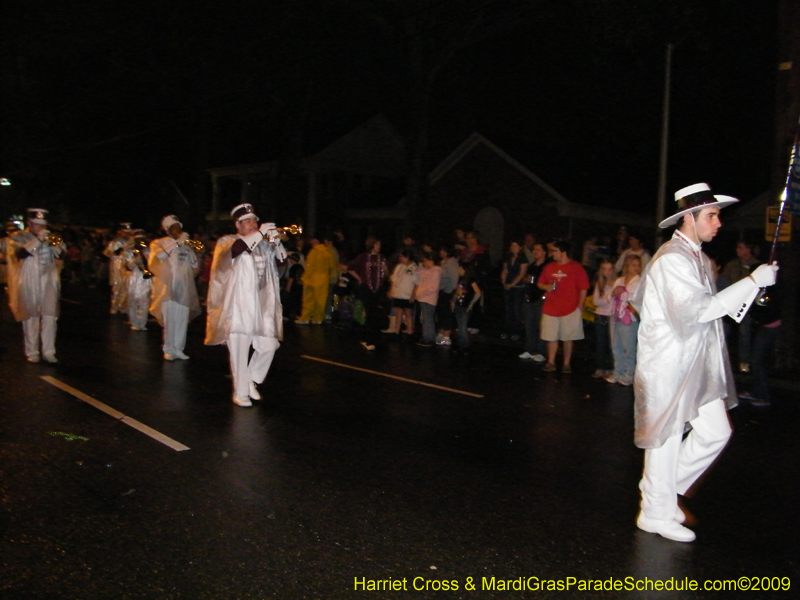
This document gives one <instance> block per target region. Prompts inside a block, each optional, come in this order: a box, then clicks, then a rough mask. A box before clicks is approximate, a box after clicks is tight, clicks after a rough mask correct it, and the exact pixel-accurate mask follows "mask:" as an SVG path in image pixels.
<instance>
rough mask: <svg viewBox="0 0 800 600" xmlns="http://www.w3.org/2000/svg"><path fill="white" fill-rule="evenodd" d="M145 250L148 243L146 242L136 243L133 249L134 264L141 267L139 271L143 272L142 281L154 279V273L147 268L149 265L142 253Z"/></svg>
mask: <svg viewBox="0 0 800 600" xmlns="http://www.w3.org/2000/svg"><path fill="white" fill-rule="evenodd" d="M145 248H147V243H146V242H145V241H144V240H140V241H138V242H136V245H135V246H134V248H133V262H134V263H136V266H137V267H139V270H140V271H141V272H142V279H151V278H152V277H153V272H152V271H151V270H150V269H148V268H147V263H146V262H145V260H144V254H143V253H142V251H143V250H144V249H145Z"/></svg>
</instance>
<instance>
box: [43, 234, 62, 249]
mask: <svg viewBox="0 0 800 600" xmlns="http://www.w3.org/2000/svg"><path fill="white" fill-rule="evenodd" d="M44 243H45V244H47V245H49V246H61V245H63V244H64V239H63V238H62V237H61V236H60V235H58V234H57V233H55V232H52V231H50V232H48V233H47V235H46V236H44Z"/></svg>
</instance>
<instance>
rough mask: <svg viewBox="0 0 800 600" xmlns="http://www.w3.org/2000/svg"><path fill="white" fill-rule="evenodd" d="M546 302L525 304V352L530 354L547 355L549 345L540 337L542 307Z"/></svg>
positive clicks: (523, 308) (523, 309)
mask: <svg viewBox="0 0 800 600" xmlns="http://www.w3.org/2000/svg"><path fill="white" fill-rule="evenodd" d="M543 306H544V301H542V300H540V301H539V302H525V303H524V304H523V306H522V312H523V314H524V315H525V352H527V353H528V354H541V355H543V356H544V355H547V343H546V342H545V341H544V340H543V339H542V338H540V337H539V328H540V327H541V324H542V307H543Z"/></svg>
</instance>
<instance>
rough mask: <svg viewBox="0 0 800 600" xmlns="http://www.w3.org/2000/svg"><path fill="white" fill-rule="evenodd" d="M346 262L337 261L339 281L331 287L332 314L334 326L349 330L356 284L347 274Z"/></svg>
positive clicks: (343, 260)
mask: <svg viewBox="0 0 800 600" xmlns="http://www.w3.org/2000/svg"><path fill="white" fill-rule="evenodd" d="M347 264H348V262H347V260H346V259H343V258H341V257H340V259H339V280H338V281H337V282H336V284H335V285H334V286H333V312H334V315H335V320H336V326H337V327H341V328H343V329H350V328H351V327H352V325H353V302H354V297H355V295H356V291H357V287H358V282H357V281H356V280H355V277H353V276H352V275H351V274H350V273H348V272H347Z"/></svg>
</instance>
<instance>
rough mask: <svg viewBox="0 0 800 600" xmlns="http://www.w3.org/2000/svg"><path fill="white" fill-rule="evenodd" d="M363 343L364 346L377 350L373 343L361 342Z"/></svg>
mask: <svg viewBox="0 0 800 600" xmlns="http://www.w3.org/2000/svg"><path fill="white" fill-rule="evenodd" d="M361 345H362V346H364V348H365V349H366V350H375V346H374V345H373V344H368V343H367V342H361Z"/></svg>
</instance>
